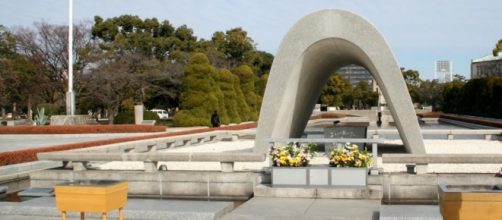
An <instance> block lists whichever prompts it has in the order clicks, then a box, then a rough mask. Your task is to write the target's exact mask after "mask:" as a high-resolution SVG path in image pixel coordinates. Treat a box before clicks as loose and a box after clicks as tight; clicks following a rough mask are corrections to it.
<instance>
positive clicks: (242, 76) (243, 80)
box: [234, 65, 261, 121]
mask: <svg viewBox="0 0 502 220" xmlns="http://www.w3.org/2000/svg"><path fill="white" fill-rule="evenodd" d="M234 73H235V75H237V76H238V77H239V80H240V86H241V90H242V93H243V95H244V97H245V100H246V103H247V105H248V106H249V110H250V117H249V120H252V121H256V120H257V119H258V112H259V111H260V109H259V107H260V106H259V102H258V100H259V99H261V97H259V96H258V95H256V93H255V88H254V83H255V75H254V73H253V71H252V70H251V68H250V67H249V66H248V65H240V66H239V67H237V68H236V69H235V70H234Z"/></svg>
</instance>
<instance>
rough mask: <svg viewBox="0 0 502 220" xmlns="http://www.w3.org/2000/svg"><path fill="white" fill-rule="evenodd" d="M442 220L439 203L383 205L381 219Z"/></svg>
mask: <svg viewBox="0 0 502 220" xmlns="http://www.w3.org/2000/svg"><path fill="white" fill-rule="evenodd" d="M400 219H403V220H405V219H417V220H418V219H421V220H442V219H443V217H442V216H441V213H440V212H439V206H437V205H382V206H381V207H380V220H400Z"/></svg>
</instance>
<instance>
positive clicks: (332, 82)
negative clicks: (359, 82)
mask: <svg viewBox="0 0 502 220" xmlns="http://www.w3.org/2000/svg"><path fill="white" fill-rule="evenodd" d="M351 94H352V85H351V84H350V83H349V82H348V81H347V80H345V79H343V78H342V76H341V75H340V74H338V73H335V74H333V75H331V76H330V77H329V79H328V82H326V86H324V88H323V89H322V92H321V96H320V97H319V100H320V102H321V103H322V104H327V105H329V106H339V107H342V106H345V105H351V103H345V101H346V100H348V98H347V97H348V96H351Z"/></svg>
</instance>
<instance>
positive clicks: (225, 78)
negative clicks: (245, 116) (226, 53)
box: [217, 69, 242, 123]
mask: <svg viewBox="0 0 502 220" xmlns="http://www.w3.org/2000/svg"><path fill="white" fill-rule="evenodd" d="M218 75H219V77H218V80H217V82H218V85H219V87H220V89H221V92H222V93H223V102H222V103H224V105H225V106H224V108H225V109H226V111H227V115H228V120H229V122H230V123H240V122H241V121H242V120H241V117H240V115H239V106H238V101H237V92H236V91H235V89H234V78H233V77H234V76H233V74H232V73H231V72H230V71H228V70H227V69H222V70H220V71H218Z"/></svg>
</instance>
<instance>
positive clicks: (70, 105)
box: [66, 0, 75, 115]
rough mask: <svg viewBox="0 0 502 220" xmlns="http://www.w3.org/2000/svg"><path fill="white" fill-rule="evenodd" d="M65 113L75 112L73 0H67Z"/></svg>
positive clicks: (72, 113) (71, 113)
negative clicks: (66, 89) (66, 87)
mask: <svg viewBox="0 0 502 220" xmlns="http://www.w3.org/2000/svg"><path fill="white" fill-rule="evenodd" d="M66 114H67V115H74V114H75V94H74V93H73V0H68V91H67V92H66Z"/></svg>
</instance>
